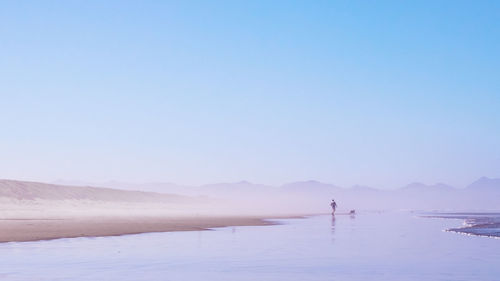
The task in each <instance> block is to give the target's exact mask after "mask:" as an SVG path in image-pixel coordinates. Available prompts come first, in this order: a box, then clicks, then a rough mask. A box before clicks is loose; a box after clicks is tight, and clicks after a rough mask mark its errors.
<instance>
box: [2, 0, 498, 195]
mask: <svg viewBox="0 0 500 281" xmlns="http://www.w3.org/2000/svg"><path fill="white" fill-rule="evenodd" d="M499 19H500V2H498V1H279V0H276V1H172V2H170V1H2V2H1V3H0V130H1V135H0V178H9V179H19V180H35V181H55V180H58V179H65V180H84V181H93V182H103V181H109V180H118V181H126V182H175V183H180V184H196V185H197V184H205V183H216V182H233V181H240V180H248V181H252V182H257V183H264V184H273V185H277V184H283V183H287V182H293V181H297V180H310V179H314V180H318V181H323V182H329V183H334V184H337V185H341V186H351V185H354V184H361V185H369V186H375V187H379V188H395V187H399V186H402V185H405V184H408V183H410V182H415V181H418V182H424V183H428V184H431V183H436V182H445V183H448V184H452V185H455V186H457V187H461V186H465V185H467V184H469V183H470V182H472V181H474V180H475V179H477V178H478V177H481V176H489V177H500V79H499V77H500V57H499V50H500V20H499Z"/></svg>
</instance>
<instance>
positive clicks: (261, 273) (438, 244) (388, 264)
mask: <svg viewBox="0 0 500 281" xmlns="http://www.w3.org/2000/svg"><path fill="white" fill-rule="evenodd" d="M280 222H282V223H284V224H282V225H276V226H255V227H228V228H221V229H217V230H214V231H199V232H195V231H191V232H170V233H148V234H139V235H127V236H117V237H98V238H71V239H58V240H52V241H39V242H23V243H5V244H0V280H23V281H24V280H47V281H49V280H50V281H56V280H76V281H78V280H92V281H94V280H120V281H126V280H231V281H234V280H252V281H255V280H287V281H294V280H297V281H304V280H308V281H309V280H370V281H372V280H500V266H498V265H499V264H500V240H499V239H492V238H487V237H474V236H465V235H460V234H457V233H451V232H444V231H443V230H444V229H447V228H452V227H457V226H460V225H461V222H460V221H458V220H447V219H429V218H419V217H416V216H415V215H413V214H409V213H380V214H376V213H367V214H363V213H362V214H358V215H357V216H356V217H350V216H337V217H336V218H335V219H332V217H331V216H317V217H310V218H307V219H289V220H280Z"/></svg>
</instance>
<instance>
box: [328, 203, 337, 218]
mask: <svg viewBox="0 0 500 281" xmlns="http://www.w3.org/2000/svg"><path fill="white" fill-rule="evenodd" d="M330 206H331V207H332V215H335V210H336V209H337V203H336V202H335V200H333V199H332V203H330Z"/></svg>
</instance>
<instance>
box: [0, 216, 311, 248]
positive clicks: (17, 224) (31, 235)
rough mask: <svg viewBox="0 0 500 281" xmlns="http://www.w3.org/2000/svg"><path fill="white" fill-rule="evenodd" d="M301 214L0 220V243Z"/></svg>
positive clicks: (261, 222) (256, 222)
mask: <svg viewBox="0 0 500 281" xmlns="http://www.w3.org/2000/svg"><path fill="white" fill-rule="evenodd" d="M303 217H304V216H297V215H295V216H293V215H290V216H227V217H226V216H211V217H209V216H207V217H200V216H186V217H78V218H60V219H59V218H58V219H56V218H54V219H46V218H43V219H42V218H40V219H39V218H32V219H30V218H22V219H13V218H9V219H0V229H1V231H0V243H8V242H29V241H42V240H53V239H61V238H78V237H106V236H121V235H130V234H141V233H151V232H174V231H204V230H210V229H212V228H219V227H228V226H269V225H278V224H279V223H278V222H273V221H270V220H272V219H285V218H303Z"/></svg>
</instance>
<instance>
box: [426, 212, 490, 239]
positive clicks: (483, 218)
mask: <svg viewBox="0 0 500 281" xmlns="http://www.w3.org/2000/svg"><path fill="white" fill-rule="evenodd" d="M425 217H429V218H443V219H461V220H463V221H464V226H462V227H456V228H449V229H446V231H451V232H456V233H462V234H468V235H475V236H486V237H494V238H500V213H437V214H434V215H430V216H425Z"/></svg>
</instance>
